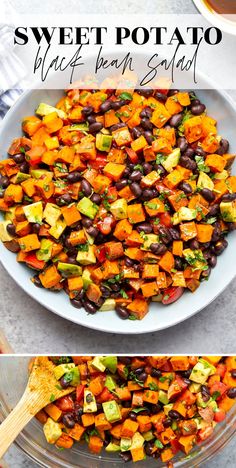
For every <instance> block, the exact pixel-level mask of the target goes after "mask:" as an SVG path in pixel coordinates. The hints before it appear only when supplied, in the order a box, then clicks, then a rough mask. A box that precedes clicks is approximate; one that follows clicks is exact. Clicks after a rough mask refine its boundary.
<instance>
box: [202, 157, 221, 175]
mask: <svg viewBox="0 0 236 468" xmlns="http://www.w3.org/2000/svg"><path fill="white" fill-rule="evenodd" d="M205 164H206V166H208V167H210V169H211V171H212V172H222V171H223V170H224V168H225V164H226V161H225V159H224V158H223V157H222V156H220V155H219V154H208V156H207V157H206V159H205Z"/></svg>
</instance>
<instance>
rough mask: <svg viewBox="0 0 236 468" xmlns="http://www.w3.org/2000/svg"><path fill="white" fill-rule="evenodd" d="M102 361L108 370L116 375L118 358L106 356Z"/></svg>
mask: <svg viewBox="0 0 236 468" xmlns="http://www.w3.org/2000/svg"><path fill="white" fill-rule="evenodd" d="M101 361H102V363H103V365H104V366H105V367H106V369H109V371H110V372H111V373H112V374H115V372H116V369H117V356H104V357H102V358H101Z"/></svg>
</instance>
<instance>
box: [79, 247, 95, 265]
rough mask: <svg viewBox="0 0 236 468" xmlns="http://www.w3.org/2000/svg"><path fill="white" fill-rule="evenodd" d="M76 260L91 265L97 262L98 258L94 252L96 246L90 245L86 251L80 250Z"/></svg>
mask: <svg viewBox="0 0 236 468" xmlns="http://www.w3.org/2000/svg"><path fill="white" fill-rule="evenodd" d="M76 260H77V262H78V263H81V265H90V264H92V263H96V261H97V259H96V256H95V253H94V246H93V245H89V246H88V250H87V251H86V252H84V251H82V250H79V251H78V254H77V258H76Z"/></svg>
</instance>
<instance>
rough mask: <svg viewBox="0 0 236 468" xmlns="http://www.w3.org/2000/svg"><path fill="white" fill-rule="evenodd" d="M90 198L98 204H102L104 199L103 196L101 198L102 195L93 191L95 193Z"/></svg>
mask: <svg viewBox="0 0 236 468" xmlns="http://www.w3.org/2000/svg"><path fill="white" fill-rule="evenodd" d="M90 200H91V201H92V202H93V203H96V205H100V203H101V201H102V198H101V195H99V193H93V195H92V196H91V198H90Z"/></svg>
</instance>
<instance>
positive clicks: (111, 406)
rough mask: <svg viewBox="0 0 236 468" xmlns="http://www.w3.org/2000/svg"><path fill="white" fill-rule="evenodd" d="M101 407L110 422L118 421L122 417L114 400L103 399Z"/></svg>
mask: <svg viewBox="0 0 236 468" xmlns="http://www.w3.org/2000/svg"><path fill="white" fill-rule="evenodd" d="M102 407H103V411H104V413H105V416H106V419H107V421H109V422H110V423H113V422H116V421H120V420H121V419H122V416H121V412H120V408H119V406H118V404H117V402H116V401H115V400H110V401H105V403H102Z"/></svg>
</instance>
